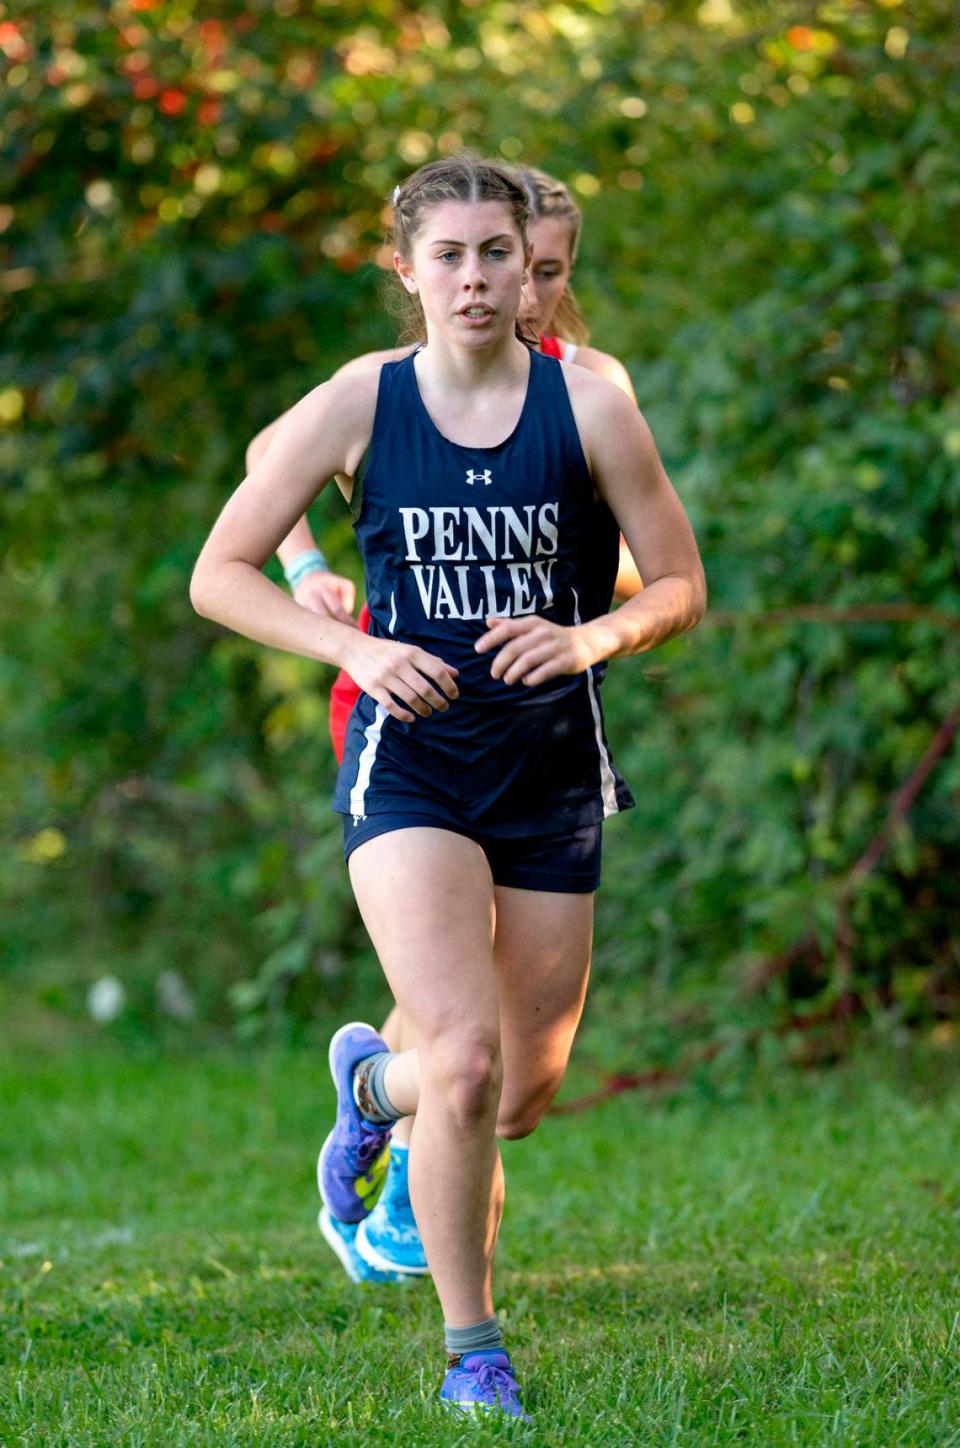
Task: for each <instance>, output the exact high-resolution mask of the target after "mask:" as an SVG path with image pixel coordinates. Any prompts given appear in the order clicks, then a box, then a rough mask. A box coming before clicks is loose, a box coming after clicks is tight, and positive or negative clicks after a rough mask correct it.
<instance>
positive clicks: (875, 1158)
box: [0, 1045, 960, 1448]
mask: <svg viewBox="0 0 960 1448" xmlns="http://www.w3.org/2000/svg"><path fill="white" fill-rule="evenodd" d="M0 1075H2V1084H0V1141H2V1161H0V1259H2V1266H0V1286H2V1293H3V1298H2V1323H0V1360H2V1368H0V1372H2V1378H0V1443H2V1444H3V1448H12V1445H14V1444H16V1445H20V1444H23V1445H29V1448H40V1445H42V1448H55V1445H67V1444H69V1445H71V1448H74V1445H90V1448H102V1445H112V1444H122V1445H130V1448H135V1445H151V1448H153V1445H158V1448H159V1445H164V1448H174V1445H181V1444H184V1445H186V1444H190V1445H194V1444H197V1445H200V1444H204V1445H207V1444H209V1445H214V1444H216V1445H217V1448H233V1445H281V1444H283V1445H286V1444H290V1445H293V1444H297V1445H300V1444H303V1445H307V1444H309V1445H328V1444H329V1445H338V1448H339V1445H354V1444H356V1445H361V1444H363V1445H368V1444H403V1445H408V1444H409V1445H416V1448H430V1445H439V1444H443V1445H452V1444H461V1443H464V1444H476V1445H480V1444H487V1443H494V1442H504V1441H518V1442H524V1443H534V1444H550V1445H568V1444H573V1445H590V1448H605V1445H620V1444H648V1445H657V1444H685V1445H686V1444H691V1445H693V1444H697V1445H698V1444H727V1443H731V1444H732V1443H750V1444H763V1445H777V1444H850V1445H858V1448H865V1445H878V1448H879V1445H882V1448H892V1445H897V1444H904V1445H907V1444H909V1445H917V1448H927V1445H934V1444H936V1445H946V1444H960V1290H958V1289H960V1080H958V1076H960V1069H958V1065H957V1062H956V1058H955V1056H954V1055H952V1054H950V1053H941V1054H940V1055H939V1056H938V1057H936V1058H935V1059H933V1060H930V1059H926V1060H924V1061H922V1062H920V1064H919V1067H916V1065H915V1067H914V1068H913V1069H910V1070H908V1069H906V1067H905V1066H904V1064H902V1063H901V1064H900V1065H897V1064H896V1063H892V1062H891V1061H890V1060H889V1059H886V1060H884V1061H883V1062H872V1061H870V1060H862V1061H860V1062H858V1063H857V1064H855V1065H851V1066H847V1067H844V1068H841V1069H838V1070H836V1071H834V1072H832V1073H828V1074H825V1075H822V1076H819V1077H813V1076H797V1075H790V1076H787V1075H783V1076H780V1077H778V1078H777V1079H776V1080H775V1081H770V1080H768V1079H766V1078H763V1079H760V1078H757V1079H755V1080H754V1081H752V1082H751V1083H748V1084H747V1085H746V1086H745V1087H742V1088H741V1089H739V1090H738V1091H737V1092H736V1093H734V1094H732V1095H731V1096H730V1097H729V1099H723V1098H722V1096H721V1097H717V1096H716V1095H714V1096H711V1095H709V1094H703V1093H700V1094H697V1093H694V1092H693V1091H691V1092H690V1093H689V1094H687V1095H685V1096H682V1097H678V1098H674V1099H672V1100H670V1101H662V1102H654V1101H650V1100H649V1099H645V1098H643V1097H641V1096H639V1095H637V1094H633V1095H629V1096H623V1097H621V1098H619V1099H617V1100H614V1101H611V1102H609V1103H606V1104H604V1105H602V1106H599V1107H596V1108H594V1109H592V1110H590V1111H589V1112H585V1113H583V1114H580V1115H573V1116H567V1117H562V1118H555V1119H552V1120H549V1121H548V1122H547V1123H546V1124H545V1125H544V1126H543V1127H542V1128H541V1130H540V1132H539V1133H538V1134H537V1136H535V1137H534V1138H532V1139H531V1140H529V1141H526V1142H516V1143H511V1144H510V1145H509V1147H508V1149H507V1151H506V1152H505V1156H506V1161H507V1174H508V1205H507V1216H506V1219H505V1224H504V1233H503V1238H502V1246H501V1254H500V1272H499V1302H500V1306H501V1310H502V1312H503V1315H504V1318H505V1321H506V1327H507V1330H508V1334H509V1342H510V1345H511V1347H512V1349H513V1352H514V1357H515V1360H516V1362H517V1364H518V1370H519V1373H520V1375H521V1380H522V1382H523V1383H524V1384H525V1385H526V1400H527V1403H528V1406H529V1407H530V1409H531V1410H532V1411H533V1413H534V1414H535V1423H534V1424H533V1425H532V1426H531V1427H524V1426H522V1425H512V1426H509V1425H500V1426H497V1425H496V1424H494V1423H491V1422H490V1421H487V1422H485V1423H483V1424H473V1423H469V1422H468V1423H463V1422H460V1421H458V1420H457V1421H451V1420H450V1419H448V1418H447V1417H442V1416H440V1413H439V1411H438V1409H437V1408H436V1407H435V1405H434V1398H435V1393H436V1387H437V1384H438V1381H439V1375H440V1372H441V1367H442V1356H441V1353H440V1351H439V1342H440V1339H439V1328H440V1317H439V1310H438V1308H437V1306H436V1303H435V1300H434V1298H433V1295H432V1290H431V1288H430V1285H429V1283H423V1282H421V1283H419V1284H416V1285H414V1286H411V1287H404V1288H393V1287H378V1288H365V1289H360V1288H356V1287H353V1286H352V1285H351V1284H350V1283H349V1282H348V1281H347V1280H346V1278H345V1277H344V1275H343V1274H342V1272H341V1269H340V1268H339V1266H338V1264H337V1263H336V1261H335V1259H334V1258H333V1256H332V1254H331V1253H330V1251H329V1249H328V1248H327V1247H326V1245H325V1244H324V1243H323V1241H322V1240H321V1239H320V1237H319V1235H318V1233H317V1232H316V1228H315V1205H316V1204H315V1199H314V1198H315V1186H314V1182H313V1157H314V1154H315V1152H316V1149H317V1146H318V1144H319V1142H320V1140H321V1139H322V1136H323V1134H324V1132H325V1129H326V1117H327V1113H328V1111H329V1108H330V1102H331V1091H330V1086H329V1082H328V1080H326V1079H325V1070H324V1060H323V1055H322V1054H321V1053H319V1052H318V1053H317V1054H316V1055H313V1054H312V1053H309V1052H306V1051H301V1052H296V1053H295V1052H289V1053H282V1054H269V1055H263V1056H259V1057H256V1056H243V1055H240V1054H229V1053H224V1054H208V1055H204V1056H201V1057H198V1058H192V1059H191V1058H187V1057H179V1058H176V1059H174V1058H171V1057H170V1056H169V1055H168V1056H166V1057H156V1058H154V1057H152V1056H150V1055H149V1054H147V1053H144V1052H140V1053H137V1052H130V1051H122V1050H121V1049H120V1048H119V1047H116V1046H113V1045H109V1046H105V1047H103V1048H102V1049H98V1050H94V1049H93V1048H91V1047H86V1048H84V1049H83V1050H80V1051H76V1050H74V1051H68V1052H67V1053H65V1054H58V1055H57V1056H55V1057H51V1056H50V1055H47V1056H42V1057H39V1058H37V1059H34V1060H30V1059H29V1058H28V1057H27V1056H26V1054H25V1053H23V1052H22V1051H17V1052H16V1053H15V1058H14V1060H13V1061H12V1062H11V1061H10V1060H9V1059H8V1061H7V1063H6V1066H5V1067H0Z"/></svg>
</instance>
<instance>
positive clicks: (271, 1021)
mask: <svg viewBox="0 0 960 1448" xmlns="http://www.w3.org/2000/svg"><path fill="white" fill-rule="evenodd" d="M0 57H2V62H3V69H2V81H3V84H2V88H0V108H2V110H0V126H2V166H0V322H2V328H3V356H2V364H0V365H2V372H0V469H2V476H3V501H2V509H3V513H2V517H3V537H2V546H0V607H2V615H3V619H4V635H5V642H4V649H3V656H2V660H0V711H2V728H3V751H2V759H0V818H2V825H3V833H4V837H5V840H6V841H7V842H8V845H9V848H6V849H5V851H4V854H3V859H2V863H0V911H2V920H3V925H2V929H3V939H4V955H3V965H2V970H0V1004H2V1006H3V1010H4V1015H5V1019H6V1022H7V1027H6V1028H7V1030H9V1031H12V1032H13V1033H16V1032H18V1031H19V1032H21V1034H22V1033H24V1032H25V1033H27V1034H28V1035H29V1034H30V1033H31V1032H40V1033H42V1032H44V1031H50V1030H54V1031H56V1030H59V1029H64V1030H73V1029H80V1023H81V1022H83V1021H85V1020H87V1019H88V994H87V993H88V989H89V987H90V985H91V984H92V983H93V982H95V981H97V980H101V981H102V978H103V977H105V976H109V977H115V978H116V979H117V980H118V981H119V982H120V984H121V986H122V991H123V996H122V999H123V1001H124V1002H125V1004H124V1005H123V1009H122V1010H119V1014H118V1015H117V1018H116V1021H115V1022H114V1025H113V1026H112V1029H113V1030H114V1031H117V1032H121V1033H123V1032H128V1033H133V1034H138V1033H141V1034H142V1033H146V1034H148V1035H150V1034H153V1033H156V1032H160V1033H169V1032H174V1033H178V1032H179V1033H194V1034H208V1033H211V1032H214V1033H215V1032H224V1031H227V1032H232V1031H240V1032H241V1033H244V1034H246V1035H248V1036H251V1037H256V1036H258V1035H261V1034H264V1033H267V1034H274V1033H277V1032H282V1033H288V1034H289V1033H292V1034H298V1033H301V1034H302V1033H303V1032H307V1033H309V1032H310V1031H311V1030H312V1029H315V1028H316V1027H315V1023H316V1022H317V1021H318V1020H319V1018H321V1017H323V1016H329V1014H330V1012H331V1011H333V1010H340V1009H341V1008H342V1007H345V1006H347V1005H349V1004H350V1003H351V1002H355V1003H356V1004H357V1006H358V1007H360V1008H362V1009H363V1011H364V1013H367V1012H368V1011H369V1010H370V1009H371V1008H372V1006H371V1000H375V1001H379V1002H380V1004H381V1005H382V1004H383V988H382V985H381V984H380V979H379V973H378V971H377V968H376V965H375V962H374V961H373V960H372V958H371V955H370V952H369V948H368V946H367V944H366V941H365V937H364V935H363V932H362V930H361V928H360V926H359V923H358V920H357V917H356V913H355V910H354V907H353V904H352V900H351V896H350V892H349V888H348V883H347V879H346V873H345V871H344V869H343V867H342V863H341V857H340V844H339V828H338V825H339V821H338V820H337V818H336V817H335V816H334V815H332V814H331V812H330V810H329V799H330V793H331V786H332V780H333V774H334V766H333V760H332V755H331V751H330V747H329V744H328V739H327V693H328V689H329V684H330V682H331V671H330V670H327V669H326V668H324V667H322V666H317V665H314V664H311V663H309V662H307V661H306V660H303V659H299V658H294V657H292V656H286V655H281V654H278V653H276V654H275V653H270V652H268V651H267V650H265V649H262V648H260V647H258V646H255V645H253V644H250V643H247V642H246V641H244V640H241V639H236V638H232V637H228V636H226V635H225V634H224V633H223V632H222V631H221V630H219V629H218V628H216V627H215V626H213V625H210V624H208V623H206V622H204V621H202V620H200V619H198V618H197V617H196V616H194V614H193V613H192V611H191V608H190V605H189V601H188V597H187V583H188V577H189V572H190V569H191V565H192V561H193V559H194V557H195V555H196V553H197V551H198V549H199V547H200V544H201V542H202V540H203V538H204V536H205V534H206V532H207V530H208V528H209V526H210V524H211V522H212V520H213V518H214V517H215V515H216V513H217V511H218V509H219V507H220V505H221V504H222V502H223V500H224V499H225V497H226V496H227V494H228V493H229V491H230V490H231V489H232V487H233V486H234V485H235V484H236V482H237V481H238V480H239V478H240V477H241V475H242V468H243V450H244V446H245V444H246V442H247V441H248V439H249V438H250V436H251V435H252V434H253V433H254V432H255V431H256V430H257V429H258V428H260V427H262V426H263V425H264V424H265V423H266V422H268V421H269V420H270V419H271V418H272V417H273V416H275V415H276V414H277V413H278V412H279V411H281V410H282V409H283V408H285V407H287V406H289V405H290V404H291V403H292V402H293V401H294V400H295V399H296V398H297V397H298V396H300V395H301V394H302V393H303V392H304V391H306V390H307V389H308V388H309V387H311V386H312V385H314V384H315V383H316V382H317V381H319V380H321V379H322V378H323V377H325V376H326V375H328V374H329V372H330V371H331V370H332V369H334V368H335V367H336V366H337V365H338V364H340V363H341V362H343V361H344V360H346V359H347V358H348V357H350V356H353V355H355V354H357V353H358V352H362V351H364V350H367V349H369V348H371V347H375V346H384V345H390V344H391V343H392V342H393V340H394V338H395V324H394V322H393V321H392V318H391V312H390V307H389V304H388V303H387V301H386V299H385V288H386V281H387V277H386V273H385V272H384V270H383V264H384V254H383V231H384V224H385V221H386V219H387V211H386V209H385V199H386V198H387V197H388V196H389V194H390V191H391V189H392V187H393V186H394V184H395V183H396V182H397V181H398V180H400V179H402V178H403V176H404V175H406V174H407V173H409V171H410V170H412V169H413V168H415V167H416V166H417V165H419V164H420V163H421V162H423V161H426V160H428V159H430V158H432V157H435V156H437V155H444V154H448V153H451V152H453V151H455V150H457V149H458V148H459V147H461V146H462V145H465V144H466V145H472V146H475V147H478V148H479V149H481V150H483V151H485V152H488V153H492V154H495V155H499V156H502V157H504V158H506V159H508V160H517V159H523V160H525V161H528V162H530V163H533V164H536V165H539V166H542V167H544V168H545V169H547V170H549V171H551V172H553V173H555V174H557V175H559V176H560V177H562V178H564V179H565V180H566V181H567V182H568V184H569V185H570V186H571V188H572V189H573V192H574V194H575V195H576V196H577V198H578V200H579V201H580V203H581V205H582V207H583V210H584V212H585V218H586V224H585V237H584V241H583V245H582V251H581V258H580V261H579V263H578V267H577V271H576V274H575V285H576V290H577V293H578V296H579V298H580V301H581V304H582V306H583V309H584V311H585V313H586V315H587V317H588V319H589V320H590V322H591V323H592V327H593V340H594V341H595V343H596V344H597V345H598V346H600V347H602V348H604V349H606V350H608V351H611V352H613V353H615V354H616V355H617V356H619V357H621V358H622V359H623V360H624V361H625V363H626V364H627V366H628V368H629V370H630V372H631V375H632V377H633V381H634V384H635V386H636V390H637V394H638V397H639V399H640V405H641V407H642V408H643V409H644V412H645V413H646V415H647V417H648V418H649V420H650V422H651V425H652V427H653V430H654V433H655V435H656V437H657V439H658V441H659V444H660V447H661V451H662V453H663V455H664V458H665V460H666V463H667V466H668V469H669V471H670V472H671V475H672V477H673V479H674V481H675V483H676V485H677V487H678V489H679V491H680V493H681V495H682V497H683V499H684V501H685V503H686V506H687V508H688V510H689V511H690V514H691V516H692V519H693V522H694V525H695V527H696V529H697V533H698V536H699V539H700V542H701V546H702V551H703V554H704V559H705V564H706V568H707V573H708V578H709V581H710V586H711V605H712V614H711V616H710V617H709V619H708V621H706V622H705V623H704V624H703V625H702V626H701V628H700V629H699V630H698V631H697V632H696V633H695V634H693V635H692V636H691V637H689V638H686V639H682V640H680V641H677V642H675V643H674V644H673V645H671V646H669V647H668V648H665V649H663V650H661V651H659V652H658V653H657V654H656V655H655V656H652V657H648V658H644V659H642V660H637V661H635V662H633V663H631V664H628V665H616V666H614V667H613V669H612V670H611V674H610V677H609V679H608V683H607V686H606V695H607V710H608V716H609V726H610V733H611V738H612V741H613V745H614V750H615V753H616V755H617V758H618V762H619V763H620V765H621V767H622V769H623V771H624V773H625V774H626V775H627V777H628V779H629V780H630V781H631V783H632V785H633V788H634V791H635V793H636V795H637V799H638V803H639V807H638V808H637V809H636V810H634V811H633V812H632V813H631V814H630V815H628V816H627V817H625V818H624V819H623V820H620V821H617V822H615V823H614V824H613V826H612V827H611V828H610V829H609V832H608V839H607V846H606V885H605V889H604V891H603V892H602V893H601V897H600V903H599V914H598V930H597V955H596V960H597V971H596V991H595V997H594V1004H593V1007H592V1014H591V1016H590V1023H589V1026H588V1030H590V1031H593V1032H595V1033H600V1034H601V1035H602V1037H603V1041H604V1049H605V1054H606V1057H607V1060H608V1061H613V1062H614V1063H615V1064H617V1065H619V1066H621V1067H622V1068H623V1069H624V1070H628V1069H630V1068H631V1067H633V1066H636V1065H638V1064H644V1063H649V1062H654V1063H657V1069H664V1070H666V1069H669V1068H671V1066H672V1065H675V1064H676V1063H677V1062H678V1061H687V1062H688V1063H689V1062H690V1061H692V1060H701V1061H702V1060H707V1059H710V1058H712V1057H715V1056H716V1055H717V1054H722V1053H723V1052H724V1051H725V1050H742V1049H744V1047H745V1046H746V1047H749V1048H750V1049H754V1048H759V1046H760V1045H762V1046H763V1047H764V1048H769V1049H771V1050H775V1051H777V1052H783V1053H785V1054H786V1055H787V1056H788V1057H794V1058H796V1059H800V1060H809V1059H823V1057H824V1056H829V1055H830V1054H832V1053H835V1052H836V1051H837V1050H839V1049H842V1045H843V1041H844V1040H845V1039H846V1036H847V1033H848V1032H849V1030H850V1029H851V1022H852V1021H854V1020H863V1021H867V1022H871V1023H872V1024H873V1027H874V1028H875V1029H881V1030H888V1031H891V1030H892V1031H897V1032H900V1031H903V1030H904V1029H906V1028H909V1027H914V1028H917V1029H918V1030H920V1031H921V1032H922V1033H924V1034H925V1035H928V1036H932V1038H933V1039H934V1041H936V1042H938V1043H939V1044H941V1045H944V1046H949V1045H950V1044H951V1043H952V1042H953V1041H954V1040H955V1039H956V1026H955V1021H956V1020H957V1019H958V1018H960V945H958V939H957V930H956V924H957V920H958V918H960V910H958V907H960V822H958V810H957V803H958V794H960V763H958V753H957V749H956V741H955V740H954V739H953V730H954V729H955V727H956V722H957V716H956V714H955V711H956V709H957V706H958V703H960V688H958V679H960V667H958V665H960V632H958V628H960V597H958V591H960V590H958V574H957V549H958V544H960V506H958V505H960V485H958V462H960V398H958V392H957V376H958V362H960V344H958V332H957V322H958V316H960V279H958V267H957V237H958V235H960V226H958V215H957V212H958V201H960V150H958V146H957V136H958V134H960V79H958V77H960V65H958V62H960V43H958V28H957V19H956V11H955V7H954V6H953V5H952V4H951V3H948V0H934V3H924V0H916V3H914V4H912V5H910V6H907V5H905V4H901V3H900V0H831V3H823V4H814V3H808V0H804V3H801V0H797V3H794V4H787V3H782V0H769V3H750V0H703V3H700V4H696V3H673V4H667V3H660V0H619V3H618V0H581V3H577V4H566V3H556V4H544V5H534V4H528V3H524V0H479V3H478V0H473V3H461V4H448V3H437V4H432V5H431V4H428V5H422V6H421V5H418V6H410V7H407V6H404V5H402V4H399V3H396V0H366V3H363V4H358V3H353V0H340V3H337V4H332V3H325V0H273V3H269V0H245V3H243V4H239V3H231V0H227V3H223V4H221V5H218V6H216V7H206V6H202V5H200V4H198V3H195V0H125V3H122V0H114V3H103V4H101V5H96V6H93V5H89V4H82V3H78V0H63V3H61V4H59V5H58V6H57V7H55V9H54V8H53V7H50V6H47V5H41V4H40V3H38V0H20V3H18V4H17V5H15V6H14V5H10V4H0ZM313 521H314V523H315V525H316V528H317V531H318V533H319V535H320V537H321V539H322V542H323V546H324V547H325V549H326V550H327V552H328V554H329V555H330V557H331V559H332V560H333V562H334V564H335V566H336V567H337V568H338V570H339V571H341V572H348V573H351V574H353V575H354V576H355V577H358V578H359V573H358V565H357V558H356V554H355V550H354V548H353V544H352V535H351V530H350V526H349V521H348V519H347V517H346V515H345V512H344V510H343V508H342V506H340V505H339V503H338V501H337V499H336V498H334V497H326V496H325V497H323V498H322V499H321V500H320V502H319V503H318V504H317V505H316V507H315V509H314V513H313ZM272 576H274V577H277V576H278V574H277V572H276V571H273V572H272ZM931 750H932V751H933V752H930V751H931ZM934 756H936V758H935V757H934ZM925 759H926V764H927V765H932V766H933V767H932V768H931V769H930V771H929V775H928V776H927V777H926V778H925V779H924V780H923V782H922V788H920V789H919V790H918V791H917V792H916V798H915V800H913V799H910V798H902V797H898V791H900V790H901V789H902V787H903V786H904V785H905V784H907V782H908V781H910V780H911V779H913V781H914V784H915V785H916V784H920V783H921V777H920V776H917V775H916V773H915V771H916V770H917V767H918V766H921V765H923V763H924V760H925ZM898 798H899V807H898V804H897V801H898ZM865 852H867V855H866V858H865V859H864V855H865ZM858 861H862V863H861V864H860V866H859V868H858V864H857V862H858ZM107 994H108V995H109V991H108V992H107ZM101 996H102V1000H105V999H106V997H103V995H102V992H101ZM114 1000H115V1003H119V1002H120V1000H121V997H120V995H119V994H118V993H117V992H115V994H114ZM118 1009H119V1005H118ZM112 1013H113V1012H112V1009H111V1008H105V1009H104V1010H103V1011H101V1014H103V1015H107V1016H109V1015H111V1014H112ZM84 1029H92V1027H90V1026H89V1022H88V1024H87V1026H86V1027H85V1028H84Z"/></svg>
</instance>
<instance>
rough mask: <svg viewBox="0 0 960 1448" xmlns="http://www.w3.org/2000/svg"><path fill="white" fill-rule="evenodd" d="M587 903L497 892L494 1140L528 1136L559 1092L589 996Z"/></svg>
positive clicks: (576, 897)
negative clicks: (499, 1083)
mask: <svg viewBox="0 0 960 1448" xmlns="http://www.w3.org/2000/svg"><path fill="white" fill-rule="evenodd" d="M593 901H594V897H593V895H591V894H570V895H566V894H559V893H553V892H548V891H539V890H516V889H510V888H507V887H506V886H502V885H498V886H497V888H496V909H497V925H496V935H495V945H494V968H495V972H496V979H497V995H498V998H499V1002H500V1040H501V1049H502V1053H503V1090H502V1093H501V1097H500V1111H499V1116H498V1119H497V1135H498V1136H501V1137H509V1138H515V1137H520V1136H529V1134H530V1132H531V1131H533V1130H534V1128H535V1127H536V1126H537V1125H538V1123H539V1122H540V1120H541V1118H542V1116H543V1114H544V1112H545V1111H546V1109H547V1107H548V1106H549V1104H550V1102H551V1101H552V1100H553V1098H554V1096H555V1095H556V1093H557V1091H558V1090H559V1087H560V1083H561V1082H562V1080H563V1076H564V1072H565V1071H566V1068H567V1061H568V1059H569V1056H570V1048H571V1047H572V1045H573V1038H574V1035H575V1034H576V1029H577V1026H578V1024H579V1021H580V1016H581V1014H582V1012H583V1003H584V999H585V997H586V993H587V978H588V976H589V972H590V951H591V942H592V936H593Z"/></svg>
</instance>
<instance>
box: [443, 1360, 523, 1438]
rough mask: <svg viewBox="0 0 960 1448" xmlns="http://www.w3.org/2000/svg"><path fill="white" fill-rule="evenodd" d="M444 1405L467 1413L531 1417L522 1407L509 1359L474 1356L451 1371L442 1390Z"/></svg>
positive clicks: (444, 1381) (461, 1361)
mask: <svg viewBox="0 0 960 1448" xmlns="http://www.w3.org/2000/svg"><path fill="white" fill-rule="evenodd" d="M440 1401H441V1403H444V1404H446V1406H447V1407H448V1408H456V1409H457V1410H458V1411H459V1412H463V1413H478V1412H479V1413H503V1414H505V1415H506V1417H508V1418H520V1419H522V1421H523V1422H524V1423H529V1422H530V1417H529V1415H528V1414H527V1413H525V1412H524V1411H523V1408H522V1407H521V1404H520V1387H519V1384H518V1383H517V1380H516V1378H515V1377H514V1376H513V1364H512V1363H511V1361H510V1358H509V1355H508V1354H507V1353H505V1352H503V1351H502V1350H501V1349H498V1350H497V1351H495V1352H471V1353H468V1354H467V1356H466V1357H464V1358H461V1360H460V1363H459V1365H458V1366H457V1367H455V1368H448V1369H447V1375H446V1377H445V1378H444V1380H443V1387H442V1388H441V1389H440Z"/></svg>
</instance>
